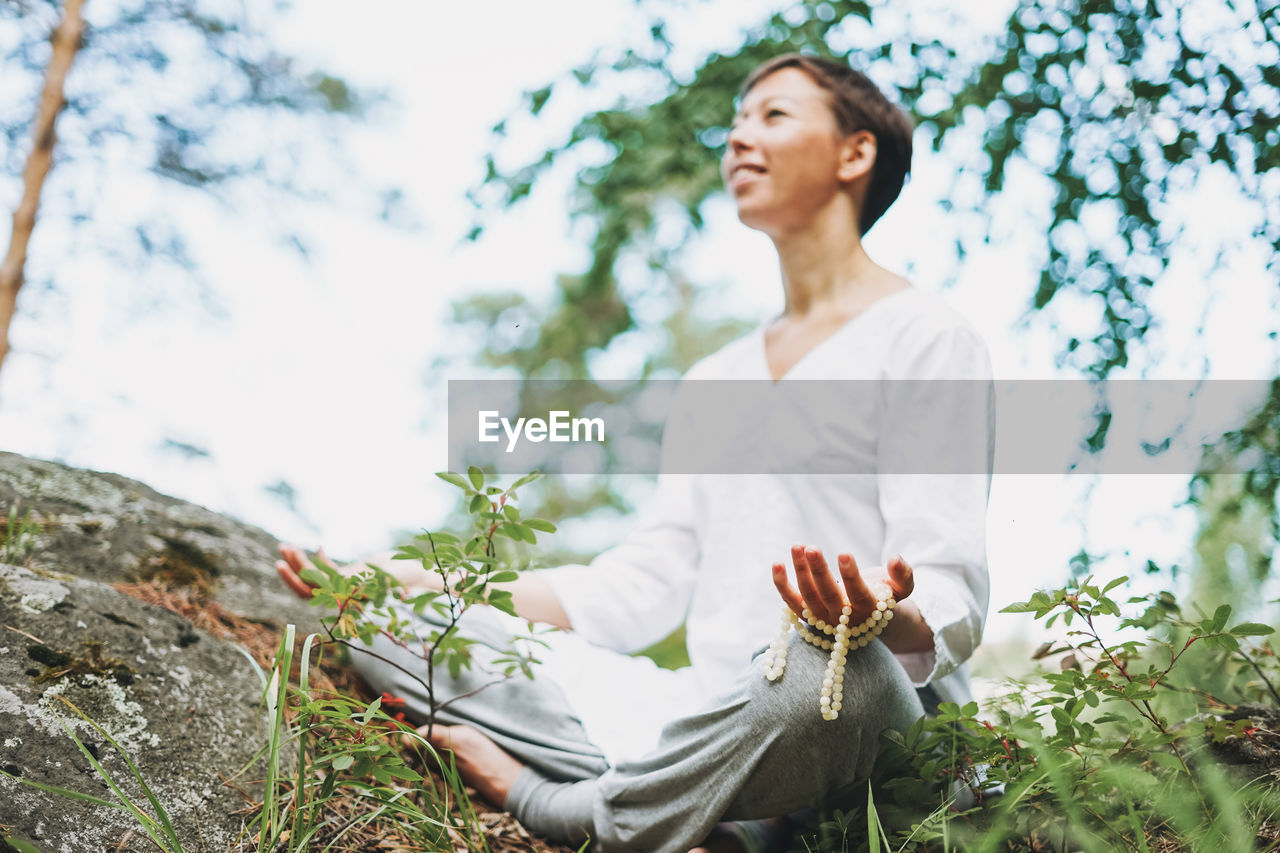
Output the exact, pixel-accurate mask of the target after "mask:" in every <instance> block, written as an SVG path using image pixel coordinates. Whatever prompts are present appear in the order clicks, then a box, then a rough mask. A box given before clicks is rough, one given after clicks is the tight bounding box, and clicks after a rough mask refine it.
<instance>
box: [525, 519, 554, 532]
mask: <svg viewBox="0 0 1280 853" xmlns="http://www.w3.org/2000/svg"><path fill="white" fill-rule="evenodd" d="M524 525H525V527H532V528H533V529H534V530H537V531H539V532H541V533H555V532H556V526H555V525H554V524H552V523H551V522H549V521H545V520H543V519H541V518H526V519H525V520H524Z"/></svg>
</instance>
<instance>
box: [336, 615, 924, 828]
mask: <svg viewBox="0 0 1280 853" xmlns="http://www.w3.org/2000/svg"><path fill="white" fill-rule="evenodd" d="M460 627H461V629H462V630H463V631H464V632H465V633H466V634H467V636H470V637H472V638H473V639H475V640H478V641H479V642H480V643H481V647H479V648H478V651H479V652H481V654H477V657H481V658H482V657H483V654H482V653H483V651H484V649H485V648H489V649H493V650H499V649H504V648H507V647H508V646H509V637H508V635H507V633H506V631H505V629H503V628H502V627H501V626H500V624H499V623H498V621H497V620H495V619H494V618H493V616H492V614H491V613H490V612H488V610H487V608H483V607H478V608H473V609H472V610H470V611H469V612H468V613H467V614H466V617H465V619H464V620H463V624H462V625H461V626H460ZM767 639H768V638H765V640H766V641H767ZM373 651H374V652H376V653H377V654H378V655H380V656H382V657H384V658H386V659H387V660H386V661H384V660H379V659H377V658H375V657H373V656H371V655H366V654H361V653H359V652H356V653H355V654H354V656H353V657H354V663H355V665H356V668H357V670H358V671H359V672H360V674H361V675H362V676H363V677H364V679H365V680H366V681H367V682H368V683H369V686H370V687H372V688H373V689H374V690H377V691H387V692H389V693H391V694H393V695H395V696H400V697H403V698H404V699H406V700H407V705H408V708H407V716H408V717H409V718H410V719H413V720H416V721H418V722H423V721H425V719H426V713H427V708H428V707H429V702H428V700H427V695H426V691H425V690H424V689H423V687H422V685H421V684H419V683H418V682H417V681H416V680H414V679H413V678H411V677H410V676H408V675H407V674H406V673H405V672H403V671H402V670H401V669H399V668H397V666H396V665H393V663H394V664H398V665H399V667H404V668H406V669H410V670H413V671H414V672H417V673H419V674H422V675H423V676H424V677H425V669H426V667H425V664H424V663H423V662H422V660H421V658H419V657H416V656H414V655H413V654H411V653H409V652H406V651H405V650H404V649H401V648H400V647H398V646H396V645H395V644H394V643H392V642H390V641H389V640H386V639H385V638H379V639H378V640H377V641H376V642H375V645H374V647H373ZM761 651H763V645H762V647H761ZM758 657H759V656H758V655H757V659H756V660H753V661H752V662H751V663H750V665H748V666H744V668H743V671H742V673H741V675H740V676H739V678H738V680H737V681H736V682H735V683H734V685H733V686H732V687H731V688H730V689H728V690H727V691H725V692H724V693H722V694H721V695H719V696H716V697H714V698H713V699H711V700H710V701H709V702H707V703H706V704H704V705H703V707H702V709H701V710H700V711H698V712H697V713H695V714H693V715H691V716H688V717H684V718H681V719H678V720H675V721H673V722H671V723H669V724H668V725H667V726H666V727H665V728H664V729H663V731H662V736H661V740H660V742H659V744H658V747H657V749H656V750H655V751H654V752H652V753H651V754H650V755H648V756H646V757H645V758H643V759H641V760H638V761H634V762H624V763H621V764H619V765H618V766H616V767H610V766H609V764H608V762H607V761H606V760H605V758H604V755H603V754H602V753H601V752H600V750H599V749H598V748H597V747H596V746H595V745H593V744H592V743H591V742H590V741H589V740H588V738H587V736H586V733H585V731H584V730H583V728H582V724H581V723H580V722H579V721H578V719H577V718H576V717H575V716H574V715H573V711H572V709H571V708H570V707H569V704H568V702H567V700H566V699H565V697H564V694H563V693H562V692H561V690H560V688H559V687H558V686H557V685H556V684H555V683H554V682H553V681H552V680H551V679H549V678H545V677H540V678H536V679H534V680H533V681H529V680H528V679H525V678H523V677H520V676H517V677H516V678H513V679H510V680H507V681H503V682H500V683H498V684H494V685H492V686H489V687H486V688H484V689H483V690H480V691H479V692H477V693H476V694H475V695H473V696H468V697H466V698H465V699H461V700H459V701H457V702H455V703H453V704H451V705H449V707H448V708H445V709H444V710H442V711H441V712H440V713H439V714H438V715H437V717H436V719H437V721H438V722H442V723H445V724H449V725H453V724H459V723H461V724H466V725H471V726H474V727H476V728H477V729H479V730H480V731H482V732H484V733H485V734H486V735H487V736H489V737H490V738H492V739H493V740H494V741H495V742H496V743H497V744H498V745H499V746H501V747H502V748H503V749H505V750H506V751H507V752H509V753H511V754H512V755H513V756H515V757H516V758H517V759H519V760H520V761H521V762H523V763H524V764H525V765H526V769H525V770H524V772H523V773H521V775H520V777H519V778H518V779H517V780H516V783H515V785H514V786H513V787H512V789H511V791H510V793H509V794H508V797H507V802H506V803H505V804H504V807H505V808H506V809H507V810H508V811H510V812H511V813H512V814H513V815H515V817H516V818H517V819H518V820H519V821H520V822H521V823H522V824H524V825H525V826H526V827H528V828H529V829H530V830H532V831H534V832H537V833H539V834H541V835H545V836H546V837H548V838H552V839H555V840H557V841H561V842H565V843H568V844H571V845H574V846H577V845H580V844H581V843H582V842H583V841H585V840H587V839H588V838H590V839H591V840H592V841H593V842H594V844H595V845H596V846H595V847H593V848H592V849H593V850H599V851H602V853H612V851H644V853H665V851H677V853H685V851H687V850H688V849H689V848H690V847H691V846H693V845H695V844H697V843H699V842H700V841H702V840H703V839H704V838H706V837H707V835H708V834H709V833H710V831H711V830H712V828H713V827H714V826H715V825H716V823H717V822H719V821H721V820H748V819H754V818H767V817H776V816H780V815H784V814H789V813H792V812H795V811H799V810H802V809H806V808H812V807H816V806H818V805H819V804H821V803H822V802H824V801H825V800H827V799H829V798H840V799H844V798H851V797H853V796H855V795H856V792H857V789H858V786H859V785H860V784H863V785H864V784H865V780H866V778H867V776H868V775H869V773H870V771H871V767H872V764H873V763H874V761H875V758H876V755H877V753H878V751H879V738H880V734H881V732H883V731H884V730H885V729H889V728H893V729H897V730H900V731H904V730H905V729H906V728H907V727H908V726H910V725H911V723H912V722H914V721H915V720H916V719H917V718H918V717H920V716H921V715H922V714H923V713H924V711H923V708H922V707H921V704H920V700H919V698H918V697H917V695H916V692H915V691H914V690H913V689H912V688H911V685H910V683H909V682H908V680H907V676H906V673H905V672H904V671H903V670H902V667H901V666H900V665H899V664H898V662H897V661H896V660H895V659H894V657H893V655H892V654H891V653H890V652H889V651H888V649H886V648H885V647H884V646H883V645H882V644H881V643H879V642H874V643H871V644H870V645H868V646H866V647H865V648H862V649H854V650H851V651H850V653H849V658H848V661H847V664H846V668H845V675H844V702H843V708H842V710H841V711H840V716H839V718H838V719H837V720H834V721H827V720H824V719H822V716H821V713H820V712H819V710H818V696H819V692H820V690H821V684H822V678H823V674H824V670H825V668H826V663H827V653H826V652H822V651H820V650H818V649H815V648H813V647H812V646H810V645H808V644H807V643H804V642H802V641H801V640H800V638H799V637H798V636H796V635H794V634H793V635H792V642H791V646H790V648H789V649H788V651H787V666H786V674H785V675H784V676H783V677H782V678H781V679H780V680H779V681H775V682H769V681H767V680H766V679H765V678H764V675H763V674H762V665H761V663H760V661H759V660H758ZM493 680H494V677H493V675H492V674H491V673H486V672H483V671H481V670H478V669H472V670H465V671H463V672H462V674H461V676H460V677H459V678H457V679H452V678H450V677H449V674H448V671H447V668H445V667H438V668H437V671H436V676H435V691H436V697H437V701H445V700H446V699H449V698H451V697H454V696H459V695H461V694H463V693H466V692H468V691H471V690H475V689H476V688H477V687H479V686H481V685H483V684H488V683H490V682H492V681H493ZM618 700H619V701H620V702H625V701H626V697H621V696H620V697H618Z"/></svg>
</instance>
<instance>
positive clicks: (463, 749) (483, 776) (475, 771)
mask: <svg viewBox="0 0 1280 853" xmlns="http://www.w3.org/2000/svg"><path fill="white" fill-rule="evenodd" d="M418 732H419V733H420V734H421V735H422V736H423V737H426V736H427V727H426V726H422V727H420V728H419V729H418ZM431 745H432V746H434V747H435V748H436V749H447V750H450V751H451V752H452V753H453V757H454V761H455V762H456V763H457V765H458V772H459V773H461V774H462V781H464V782H466V783H467V784H468V785H470V786H471V787H473V788H475V789H476V790H477V791H479V792H480V796H482V797H484V798H485V799H486V800H488V801H489V802H491V803H493V804H494V805H495V806H497V807H498V808H506V803H507V794H508V793H510V791H511V786H512V785H514V784H515V781H516V777H517V776H519V775H520V771H521V770H523V769H524V765H523V764H521V763H520V762H519V761H517V760H516V759H514V758H512V757H511V755H510V754H509V753H508V752H506V751H505V750H503V749H502V747H500V746H498V745H497V744H496V743H494V742H493V741H491V740H489V738H487V737H485V736H484V735H483V734H481V733H480V732H479V731H477V730H476V729H473V728H472V727H471V726H442V725H440V724H439V723H437V724H436V726H435V729H434V730H433V731H432V732H431Z"/></svg>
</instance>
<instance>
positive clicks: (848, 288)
mask: <svg viewBox="0 0 1280 853" xmlns="http://www.w3.org/2000/svg"><path fill="white" fill-rule="evenodd" d="M773 244H774V247H775V248H776V249H777V252H778V263H779V267H780V270H781V273H782V289H783V295H784V297H785V299H786V308H785V310H784V316H785V317H788V318H792V319H804V318H809V317H815V318H816V317H818V316H820V315H830V314H837V315H845V314H851V313H857V312H858V311H861V310H862V309H863V308H865V307H866V306H867V305H870V304H871V303H872V302H874V301H875V300H877V299H879V298H880V297H881V296H884V295H886V294H887V293H889V292H892V291H893V290H897V289H900V288H901V287H902V286H903V284H904V282H902V280H901V279H900V278H898V277H897V276H894V275H893V274H892V273H890V272H889V271H888V270H886V269H884V268H883V267H881V266H880V265H879V264H877V263H876V262H875V261H873V260H871V258H870V257H869V256H868V255H867V253H866V250H865V249H863V246H862V240H861V239H860V238H859V236H858V232H857V229H856V228H854V227H853V224H852V222H851V221H850V220H849V219H848V218H846V217H844V216H838V215H835V216H819V217H816V218H815V219H814V220H812V221H811V222H810V223H809V227H807V228H806V229H805V230H803V231H798V232H793V233H789V234H778V235H773Z"/></svg>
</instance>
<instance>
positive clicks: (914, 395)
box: [877, 323, 995, 687]
mask: <svg viewBox="0 0 1280 853" xmlns="http://www.w3.org/2000/svg"><path fill="white" fill-rule="evenodd" d="M903 341H904V352H903V354H902V357H901V358H899V359H891V360H890V363H891V364H894V366H895V370H894V374H893V375H892V376H890V377H889V379H890V380H891V381H889V382H888V383H886V391H887V393H886V397H887V399H886V408H885V421H884V424H883V428H882V430H881V438H880V442H879V446H878V463H877V464H878V465H879V466H880V468H879V473H878V475H877V485H878V489H879V496H880V512H881V515H882V517H883V519H884V524H885V535H884V548H883V552H882V560H883V562H882V564H884V565H887V564H888V561H889V560H890V559H891V558H892V557H893V556H894V555H897V554H901V555H902V557H903V558H904V559H905V560H906V561H907V562H908V563H909V564H910V565H911V566H912V567H913V569H914V570H915V592H914V593H913V594H912V596H911V600H912V601H914V602H916V605H917V606H918V607H919V608H920V612H921V615H922V616H923V617H924V620H925V622H926V623H927V624H928V625H929V627H930V628H932V629H933V634H934V648H933V651H931V652H924V653H920V654H903V655H898V660H899V661H900V662H901V663H902V664H903V666H904V668H905V669H906V670H907V674H908V675H909V676H910V678H911V680H912V682H913V683H914V684H915V685H916V686H917V687H921V686H924V685H925V684H928V683H930V682H931V681H933V680H934V679H937V678H940V677H942V676H946V675H947V674H949V673H951V672H953V671H955V669H956V668H957V667H958V666H959V665H960V664H961V663H963V662H964V661H965V660H967V659H968V658H969V657H970V655H972V654H973V651H974V649H975V648H976V647H977V645H978V642H979V641H980V640H981V638H982V629H983V625H984V623H985V621H986V613H987V605H988V599H989V596H990V579H989V576H988V570H987V553H986V511H987V498H988V495H989V493H990V486H991V463H992V453H993V448H994V429H995V424H994V389H993V387H992V385H991V377H992V371H991V363H990V358H989V356H988V354H987V350H986V346H985V345H984V344H983V342H982V340H981V339H980V338H979V337H978V336H977V335H976V334H975V333H973V332H972V331H970V330H969V329H967V328H966V327H963V326H953V327H950V328H946V327H943V328H936V327H933V324H932V323H930V324H924V325H923V327H922V328H915V329H909V330H908V334H906V335H904V336H903ZM939 448H941V449H939Z"/></svg>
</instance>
